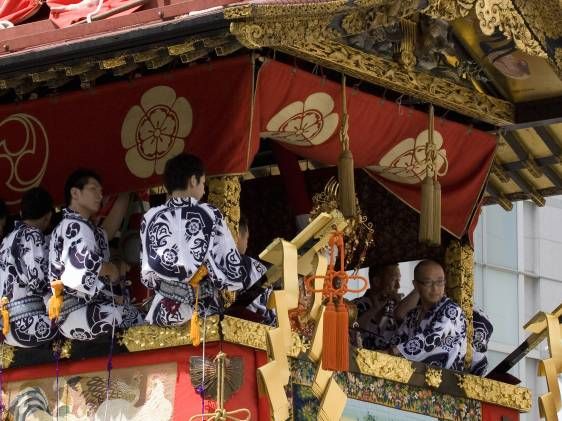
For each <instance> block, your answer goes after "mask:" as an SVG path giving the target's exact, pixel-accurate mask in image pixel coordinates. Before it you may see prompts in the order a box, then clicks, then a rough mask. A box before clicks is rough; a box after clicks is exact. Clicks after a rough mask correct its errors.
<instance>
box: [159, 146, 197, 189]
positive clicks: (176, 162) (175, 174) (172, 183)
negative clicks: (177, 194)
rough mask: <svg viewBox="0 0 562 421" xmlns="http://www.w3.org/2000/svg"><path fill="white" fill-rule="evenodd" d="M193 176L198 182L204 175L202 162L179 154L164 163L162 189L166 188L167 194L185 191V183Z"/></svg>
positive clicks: (193, 157)
mask: <svg viewBox="0 0 562 421" xmlns="http://www.w3.org/2000/svg"><path fill="white" fill-rule="evenodd" d="M193 175H194V176H195V178H196V179H197V181H198V182H199V180H200V179H201V177H203V175H205V167H204V165H203V161H201V159H199V158H198V157H196V156H195V155H191V154H188V153H181V154H179V155H177V156H175V157H173V158H171V159H169V160H168V162H166V167H165V168H164V187H166V190H167V191H168V193H172V192H173V191H175V190H185V189H187V181H188V180H189V179H190V178H191V176H193Z"/></svg>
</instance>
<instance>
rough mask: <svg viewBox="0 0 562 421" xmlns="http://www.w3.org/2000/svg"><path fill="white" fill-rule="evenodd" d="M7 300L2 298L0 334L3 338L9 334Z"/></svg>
mask: <svg viewBox="0 0 562 421" xmlns="http://www.w3.org/2000/svg"><path fill="white" fill-rule="evenodd" d="M8 302H9V301H8V298H7V297H2V310H1V311H2V333H3V334H4V336H6V335H8V333H10V313H8V309H7V307H6V306H7V305H8Z"/></svg>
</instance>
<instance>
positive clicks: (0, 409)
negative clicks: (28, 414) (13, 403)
mask: <svg viewBox="0 0 562 421" xmlns="http://www.w3.org/2000/svg"><path fill="white" fill-rule="evenodd" d="M4 346H5V343H4V339H2V345H1V347H2V350H1V351H0V419H4V409H5V408H4V399H3V396H2V389H3V387H4Z"/></svg>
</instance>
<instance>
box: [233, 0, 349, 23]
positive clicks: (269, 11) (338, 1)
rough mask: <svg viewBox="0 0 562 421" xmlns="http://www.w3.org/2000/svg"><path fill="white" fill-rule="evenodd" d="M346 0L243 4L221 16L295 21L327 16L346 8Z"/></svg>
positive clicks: (234, 18) (235, 18)
mask: <svg viewBox="0 0 562 421" xmlns="http://www.w3.org/2000/svg"><path fill="white" fill-rule="evenodd" d="M347 4H348V2H347V1H346V0H331V1H323V2H320V3H313V2H311V3H305V2H303V3H283V4H263V3H262V4H243V5H240V6H231V7H227V8H225V9H224V12H223V15H224V18H225V19H227V20H237V19H248V18H261V19H272V20H278V19H279V18H282V17H287V18H290V19H295V18H299V17H301V18H302V17H305V18H310V17H318V16H328V17H331V16H333V15H334V14H336V13H338V12H340V11H343V10H345V9H346V8H347Z"/></svg>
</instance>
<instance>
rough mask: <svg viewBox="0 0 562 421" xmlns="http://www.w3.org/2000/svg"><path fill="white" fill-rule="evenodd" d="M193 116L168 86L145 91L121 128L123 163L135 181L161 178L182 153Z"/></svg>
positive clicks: (183, 99) (182, 100) (180, 98)
mask: <svg viewBox="0 0 562 421" xmlns="http://www.w3.org/2000/svg"><path fill="white" fill-rule="evenodd" d="M192 124H193V112H192V109H191V105H190V103H189V101H187V99H185V98H184V97H179V98H178V97H176V92H175V91H174V89H172V88H170V87H169V86H155V87H154V88H151V89H149V90H148V91H146V92H145V93H144V94H143V96H142V98H141V101H140V105H134V106H133V107H131V109H130V110H129V112H128V113H127V116H126V117H125V120H124V121H123V125H122V126H121V144H122V145H123V147H124V148H125V149H126V150H127V154H126V155H125V162H126V164H127V167H128V168H129V170H130V171H131V173H133V174H134V175H136V176H137V177H140V178H148V177H150V176H151V175H153V174H154V173H156V174H159V175H160V174H162V173H163V172H164V165H165V164H166V161H168V159H170V158H171V157H173V156H175V155H177V154H179V153H181V152H183V150H184V147H185V138H186V137H187V136H188V135H189V133H190V132H191V128H192Z"/></svg>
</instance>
